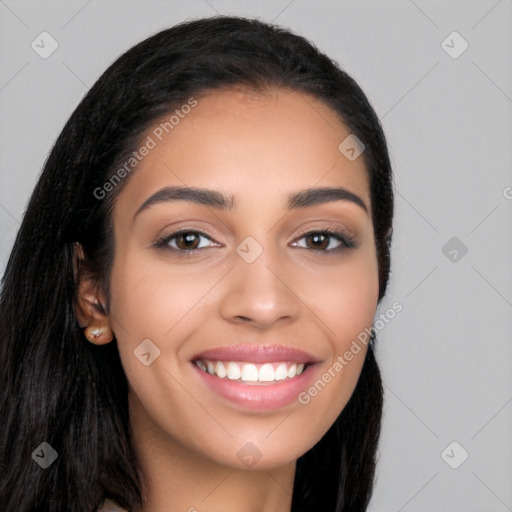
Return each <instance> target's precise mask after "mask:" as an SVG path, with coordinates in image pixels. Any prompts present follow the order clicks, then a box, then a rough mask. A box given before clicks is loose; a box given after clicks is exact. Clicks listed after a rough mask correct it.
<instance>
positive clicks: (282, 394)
mask: <svg viewBox="0 0 512 512" xmlns="http://www.w3.org/2000/svg"><path fill="white" fill-rule="evenodd" d="M192 365H193V366H194V368H195V369H196V371H197V372H198V373H199V375H200V376H201V378H202V379H203V380H204V382H205V383H206V385H207V386H208V387H209V388H210V389H211V390H213V391H214V392H216V393H218V394H219V395H221V396H223V397H224V398H227V399H228V400H229V401H231V402H233V403H235V404H236V405H239V406H241V407H243V408H245V409H252V410H260V411H261V410H273V409H279V408H280V407H284V406H286V405H289V404H291V403H292V402H293V401H295V400H297V397H298V395H299V394H300V393H301V392H302V391H304V390H305V389H306V388H307V387H308V385H309V383H310V382H311V380H312V378H313V376H314V372H313V368H314V366H316V365H314V364H311V365H309V366H308V367H307V368H306V369H305V370H304V371H303V372H302V373H301V374H300V375H298V376H297V377H293V378H291V379H285V380H282V381H277V382H275V381H274V382H273V383H272V384H270V383H261V384H260V383H250V384H244V383H242V382H239V381H235V380H230V379H227V378H224V379H221V378H220V377H217V376H216V375H212V374H210V373H207V372H205V371H203V370H201V369H200V368H198V367H197V366H196V365H195V364H194V363H192Z"/></svg>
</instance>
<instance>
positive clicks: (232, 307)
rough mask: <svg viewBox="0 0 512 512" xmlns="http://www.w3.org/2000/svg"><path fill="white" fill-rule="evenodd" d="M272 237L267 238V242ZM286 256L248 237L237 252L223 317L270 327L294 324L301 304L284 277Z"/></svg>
mask: <svg viewBox="0 0 512 512" xmlns="http://www.w3.org/2000/svg"><path fill="white" fill-rule="evenodd" d="M270 238H271V237H268V238H267V242H268V240H269V239H270ZM283 258H284V255H282V254H280V252H279V250H278V249H277V248H274V247H273V246H270V245H269V243H266V244H265V247H264V246H263V245H262V244H260V243H259V242H257V241H256V240H255V239H254V238H252V237H247V238H246V239H245V240H243V241H242V242H241V243H240V244H239V245H238V246H237V248H236V254H234V258H233V264H234V268H233V270H232V272H230V276H229V283H228V286H227V289H226V292H225V294H224V297H223V299H222V302H221V314H222V316H223V317H224V318H225V319H226V320H229V321H246V322H252V323H253V324H254V325H256V326H258V327H268V326H270V325H272V324H274V323H275V322H277V321H280V320H281V321H282V320H283V319H288V321H291V320H292V319H294V318H296V317H297V316H298V315H299V313H300V300H299V299H298V297H297V295H296V294H295V293H294V292H293V291H292V289H291V286H293V283H287V282H286V281H287V280H288V279H287V277H286V276H285V275H284V271H283V269H284V268H285V265H284V261H283Z"/></svg>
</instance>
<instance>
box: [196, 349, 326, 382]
mask: <svg viewBox="0 0 512 512" xmlns="http://www.w3.org/2000/svg"><path fill="white" fill-rule="evenodd" d="M201 359H202V360H210V361H243V362H247V363H272V362H276V363H277V362H284V361H290V362H292V363H298V364H299V363H304V364H306V363H311V364H312V363H317V362H319V360H318V359H317V358H315V357H314V356H313V355H311V354H308V353H307V352H304V351H302V350H299V349H296V348H294V347H287V346H285V345H259V344H255V345H229V346H225V347H217V348H212V349H209V350H205V351H204V352H201V353H199V354H197V355H196V356H194V357H193V358H192V361H198V360H201ZM299 377H300V376H299Z"/></svg>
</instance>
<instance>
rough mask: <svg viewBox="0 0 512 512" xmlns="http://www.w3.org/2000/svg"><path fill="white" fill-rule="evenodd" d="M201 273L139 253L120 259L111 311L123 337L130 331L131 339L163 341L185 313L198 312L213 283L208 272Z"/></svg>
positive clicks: (114, 270) (115, 273) (115, 270)
mask: <svg viewBox="0 0 512 512" xmlns="http://www.w3.org/2000/svg"><path fill="white" fill-rule="evenodd" d="M146 260H148V259H147V258H146ZM200 276H201V277H198V274H197V273H195V274H193V275H190V274H187V272H183V271H176V270H172V269H171V268H170V266H169V265H168V264H167V265H166V264H165V262H159V261H155V260H150V263H148V261H145V259H144V258H142V257H137V256H133V257H130V258H126V259H124V260H123V259H120V260H119V261H116V263H115V264H114V268H113V271H112V280H111V290H112V302H111V312H112V318H113V321H114V322H117V323H118V324H119V328H118V331H119V334H120V336H121V337H122V338H126V334H127V333H130V338H137V339H138V338H140V339H144V338H151V337H153V338H155V339H158V340H162V339H164V338H166V335H167V334H169V333H170V332H171V331H172V330H173V329H174V327H175V326H176V325H177V324H178V323H179V322H180V320H181V319H183V318H184V317H185V316H187V319H188V318H189V317H190V315H192V316H194V315H197V314H198V313H199V312H200V311H201V304H200V300H201V297H202V296H203V295H204V294H205V292H206V291H207V290H208V286H211V285H210V284H209V281H210V280H209V278H208V274H207V273H201V274H200ZM168 337H169V338H170V337H171V336H170V335H169V336H168Z"/></svg>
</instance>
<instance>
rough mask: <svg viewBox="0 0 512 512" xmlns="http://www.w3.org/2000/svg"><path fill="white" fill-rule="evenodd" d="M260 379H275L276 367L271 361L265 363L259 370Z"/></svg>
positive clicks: (262, 380) (263, 380)
mask: <svg viewBox="0 0 512 512" xmlns="http://www.w3.org/2000/svg"><path fill="white" fill-rule="evenodd" d="M258 380H259V381H260V382H273V381H274V367H273V366H272V365H271V364H270V363H266V364H264V365H263V366H262V367H261V368H260V371H259V372H258Z"/></svg>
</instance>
